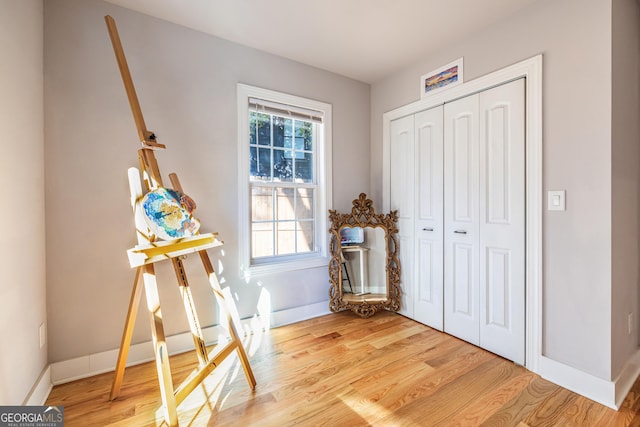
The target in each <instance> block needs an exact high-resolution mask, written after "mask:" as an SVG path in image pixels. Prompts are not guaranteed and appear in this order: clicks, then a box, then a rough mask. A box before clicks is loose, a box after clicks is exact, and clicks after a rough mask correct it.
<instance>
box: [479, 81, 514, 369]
mask: <svg viewBox="0 0 640 427" xmlns="http://www.w3.org/2000/svg"><path fill="white" fill-rule="evenodd" d="M480 114H481V118H482V119H481V122H480V141H479V142H480V153H481V155H480V173H481V176H482V177H483V179H482V180H481V185H480V237H481V238H480V308H481V312H480V345H481V346H482V347H483V348H486V349H487V350H490V351H492V352H494V353H497V354H499V355H501V356H504V357H506V358H507V359H510V360H513V361H514V362H516V363H520V364H524V348H525V346H524V342H525V335H524V334H525V266H524V264H525V241H524V238H525V170H524V165H525V141H524V135H525V133H524V120H525V112H524V80H522V79H521V80H517V81H514V82H511V83H508V84H505V85H502V86H499V87H496V88H493V89H490V90H488V91H486V92H483V93H481V94H480Z"/></svg>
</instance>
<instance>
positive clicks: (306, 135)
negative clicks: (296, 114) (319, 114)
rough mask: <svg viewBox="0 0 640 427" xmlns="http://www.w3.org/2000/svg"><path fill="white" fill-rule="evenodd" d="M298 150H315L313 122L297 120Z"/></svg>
mask: <svg viewBox="0 0 640 427" xmlns="http://www.w3.org/2000/svg"><path fill="white" fill-rule="evenodd" d="M295 125H296V129H295V131H296V150H307V151H311V150H313V123H311V122H303V121H300V120H296V123H295Z"/></svg>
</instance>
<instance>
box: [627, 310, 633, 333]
mask: <svg viewBox="0 0 640 427" xmlns="http://www.w3.org/2000/svg"><path fill="white" fill-rule="evenodd" d="M627 331H628V332H629V335H631V331H633V313H629V314H628V315H627Z"/></svg>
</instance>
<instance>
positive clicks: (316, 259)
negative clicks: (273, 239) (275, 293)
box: [237, 83, 333, 278]
mask: <svg viewBox="0 0 640 427" xmlns="http://www.w3.org/2000/svg"><path fill="white" fill-rule="evenodd" d="M249 98H260V99H265V100H269V101H275V102H279V103H282V104H287V105H292V106H297V107H302V108H307V109H311V110H316V111H321V112H323V113H324V117H323V124H324V126H323V130H321V132H322V134H321V135H320V138H319V142H320V145H319V146H318V154H319V155H318V157H317V160H318V163H317V172H318V197H317V201H316V210H315V217H316V231H315V233H316V234H315V239H316V242H317V246H318V252H317V253H316V254H315V255H309V254H301V255H294V256H291V257H286V260H282V261H276V262H273V263H268V264H256V265H251V244H250V240H251V237H250V236H251V232H250V218H249V206H250V199H251V195H250V192H249V162H248V161H247V159H248V158H249V132H248V129H249ZM237 102H238V196H239V197H238V200H239V201H238V220H239V224H238V228H239V239H238V243H239V244H238V247H239V250H240V257H239V259H240V273H241V275H243V276H244V277H245V278H246V277H250V276H251V275H254V274H267V273H276V272H283V271H292V270H301V269H305V268H314V267H322V266H325V267H326V266H327V264H328V262H329V234H328V230H329V225H328V211H329V209H331V207H332V200H333V198H332V188H333V186H332V179H331V177H332V170H331V164H332V158H333V157H332V141H331V134H332V131H331V129H332V120H331V118H332V109H331V104H327V103H324V102H320V101H315V100H311V99H307V98H301V97H299V96H294V95H288V94H285V93H282V92H276V91H273V90H269V89H262V88H259V87H255V86H249V85H246V84H242V83H238V91H237Z"/></svg>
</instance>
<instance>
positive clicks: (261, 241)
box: [251, 222, 273, 258]
mask: <svg viewBox="0 0 640 427" xmlns="http://www.w3.org/2000/svg"><path fill="white" fill-rule="evenodd" d="M251 243H252V244H251V256H252V257H254V258H258V257H264V256H273V223H272V222H258V223H253V224H251Z"/></svg>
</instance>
